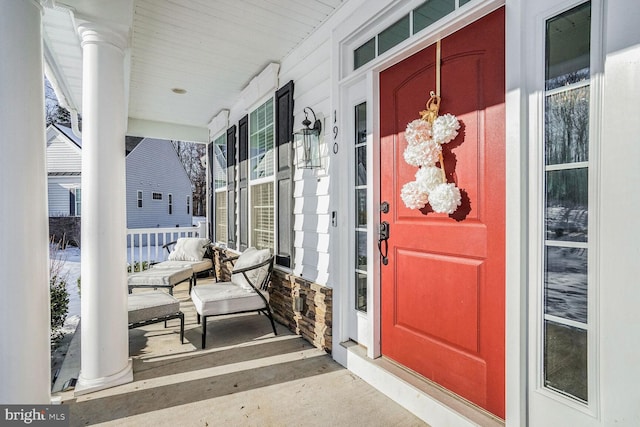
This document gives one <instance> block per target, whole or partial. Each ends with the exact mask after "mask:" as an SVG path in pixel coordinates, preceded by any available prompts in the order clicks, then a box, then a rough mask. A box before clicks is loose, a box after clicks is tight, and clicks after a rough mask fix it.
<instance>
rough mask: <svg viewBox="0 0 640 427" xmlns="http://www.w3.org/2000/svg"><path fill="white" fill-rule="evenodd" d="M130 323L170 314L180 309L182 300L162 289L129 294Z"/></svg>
mask: <svg viewBox="0 0 640 427" xmlns="http://www.w3.org/2000/svg"><path fill="white" fill-rule="evenodd" d="M128 309H129V323H137V322H141V321H145V320H150V319H155V318H156V317H163V316H168V315H170V314H174V313H177V312H179V311H180V301H178V300H177V299H176V298H175V297H173V296H172V295H169V294H168V293H166V292H162V291H152V292H140V293H137V294H130V295H128Z"/></svg>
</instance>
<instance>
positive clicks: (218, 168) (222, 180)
mask: <svg viewBox="0 0 640 427" xmlns="http://www.w3.org/2000/svg"><path fill="white" fill-rule="evenodd" d="M226 136H227V135H226V133H223V134H222V135H220V136H219V137H217V138H216V139H215V140H214V141H213V162H214V164H213V170H212V174H213V191H214V193H215V196H214V198H215V219H214V222H215V240H216V241H217V242H222V243H226V242H227V170H226V168H227V138H226Z"/></svg>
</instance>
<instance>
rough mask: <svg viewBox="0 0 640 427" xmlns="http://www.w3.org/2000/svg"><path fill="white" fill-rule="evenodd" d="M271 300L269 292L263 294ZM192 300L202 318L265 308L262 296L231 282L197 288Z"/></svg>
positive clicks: (193, 292) (192, 294)
mask: <svg viewBox="0 0 640 427" xmlns="http://www.w3.org/2000/svg"><path fill="white" fill-rule="evenodd" d="M261 293H262V295H263V296H264V297H265V298H267V301H268V300H269V294H268V293H267V292H261ZM191 300H192V301H193V304H194V305H195V307H196V311H197V312H198V313H199V314H200V315H202V316H214V315H218V314H227V313H237V312H241V311H249V310H259V309H261V308H265V307H266V306H265V303H264V301H263V299H262V298H260V295H258V294H257V293H256V292H255V291H253V290H248V289H245V288H242V287H240V286H237V285H234V284H233V283H231V282H222V283H213V284H210V285H201V286H196V287H195V288H193V289H192V290H191Z"/></svg>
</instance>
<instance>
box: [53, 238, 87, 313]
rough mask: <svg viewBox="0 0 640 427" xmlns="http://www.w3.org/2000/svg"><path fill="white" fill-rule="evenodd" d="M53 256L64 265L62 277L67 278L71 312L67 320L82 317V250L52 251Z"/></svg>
mask: <svg viewBox="0 0 640 427" xmlns="http://www.w3.org/2000/svg"><path fill="white" fill-rule="evenodd" d="M51 256H57V257H58V258H59V259H60V260H61V261H62V262H63V263H64V264H63V266H62V267H61V271H60V273H61V277H63V278H65V277H66V279H65V280H66V282H67V292H69V312H68V313H67V318H68V319H69V318H71V317H72V316H78V317H80V290H79V289H78V277H80V249H79V248H74V247H71V246H69V247H68V248H66V249H64V250H55V251H51Z"/></svg>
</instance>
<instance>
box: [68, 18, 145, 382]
mask: <svg viewBox="0 0 640 427" xmlns="http://www.w3.org/2000/svg"><path fill="white" fill-rule="evenodd" d="M78 31H79V34H80V36H81V38H82V52H83V74H82V78H83V88H82V89H83V98H82V104H83V107H82V113H83V114H82V121H83V126H82V249H81V250H82V252H81V254H82V255H81V256H82V302H81V303H82V308H81V319H82V326H81V331H82V336H81V338H82V340H81V343H82V345H81V368H80V378H79V379H78V384H77V386H76V390H75V392H76V394H84V393H89V392H92V391H96V390H101V389H105V388H109V387H113V386H116V385H119V384H123V383H126V382H131V381H133V371H132V369H131V360H130V359H129V341H128V336H129V335H128V329H127V272H126V246H125V239H126V210H125V199H126V193H125V188H126V184H125V142H124V140H125V130H126V113H125V112H126V104H125V102H126V100H125V84H124V74H125V67H124V59H125V54H124V49H125V48H126V47H127V35H126V33H124V34H123V33H121V32H119V31H114V30H112V29H109V28H106V27H104V26H100V25H97V24H94V23H90V22H80V24H79V28H78Z"/></svg>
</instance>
